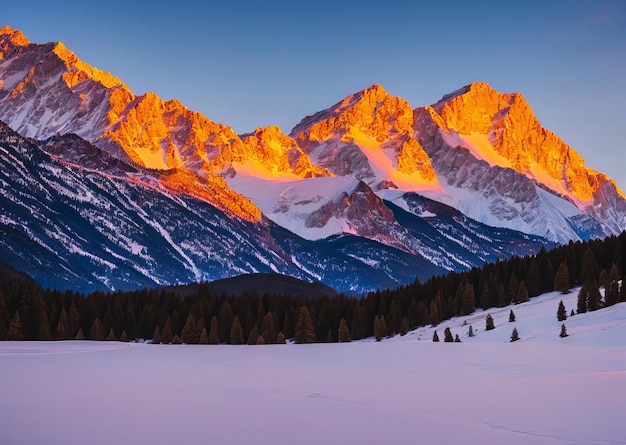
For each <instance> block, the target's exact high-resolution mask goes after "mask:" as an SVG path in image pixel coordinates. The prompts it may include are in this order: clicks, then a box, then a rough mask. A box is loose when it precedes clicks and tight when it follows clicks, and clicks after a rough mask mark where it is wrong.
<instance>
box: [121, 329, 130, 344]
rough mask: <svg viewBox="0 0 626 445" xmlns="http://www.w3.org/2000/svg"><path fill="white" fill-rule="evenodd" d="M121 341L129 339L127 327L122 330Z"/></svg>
mask: <svg viewBox="0 0 626 445" xmlns="http://www.w3.org/2000/svg"><path fill="white" fill-rule="evenodd" d="M120 341H124V342H126V341H128V336H127V335H126V329H123V330H122V333H121V334H120Z"/></svg>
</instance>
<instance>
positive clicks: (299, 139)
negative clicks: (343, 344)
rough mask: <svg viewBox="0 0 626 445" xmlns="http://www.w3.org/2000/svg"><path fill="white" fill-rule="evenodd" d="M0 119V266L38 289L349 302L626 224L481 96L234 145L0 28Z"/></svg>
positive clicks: (495, 100)
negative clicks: (233, 286)
mask: <svg viewBox="0 0 626 445" xmlns="http://www.w3.org/2000/svg"><path fill="white" fill-rule="evenodd" d="M0 120H3V121H4V122H6V123H7V125H6V126H5V125H2V126H0V142H1V144H0V146H1V147H2V151H0V157H1V159H2V162H3V170H2V171H0V180H1V181H3V182H2V185H3V187H2V189H1V199H2V204H3V206H2V213H1V214H0V227H1V233H0V234H1V236H2V238H1V239H0V241H1V243H2V245H3V247H4V248H3V251H2V253H1V257H0V260H4V261H6V262H7V264H9V265H11V266H15V267H17V268H18V269H20V270H24V271H27V272H29V273H31V274H33V276H35V278H36V279H37V280H39V281H40V282H41V283H42V284H43V285H44V286H52V287H60V288H66V287H74V288H76V289H82V290H91V289H119V288H132V287H136V286H144V285H145V286H152V285H165V284H174V283H187V282H191V281H194V280H196V281H198V280H214V279H219V278H224V277H229V276H232V275H239V274H242V273H259V272H274V273H282V274H289V275H292V276H295V277H298V278H301V279H304V280H306V281H323V282H324V283H325V284H327V285H330V286H332V287H333V288H335V289H337V290H339V291H345V292H351V293H360V292H363V291H369V290H372V289H376V288H384V287H395V286H397V285H399V284H405V283H410V282H412V281H413V280H414V279H415V277H418V278H419V279H426V278H428V277H430V276H432V275H435V274H442V273H444V272H446V271H450V270H456V271H458V270H464V269H467V268H469V267H474V266H480V265H482V264H483V263H484V262H485V261H495V260H498V259H503V258H507V257H509V256H511V255H527V254H534V253H536V252H537V251H538V250H539V249H540V247H542V246H544V245H550V244H551V243H554V242H557V243H564V242H567V241H569V240H578V239H588V238H594V237H601V236H604V235H607V234H614V233H618V232H619V231H620V230H623V229H626V200H625V199H624V197H623V194H622V192H621V191H620V190H619V189H618V188H617V187H616V186H615V184H614V183H613V182H612V181H611V180H610V179H608V178H607V177H606V176H604V175H602V174H601V173H597V172H594V171H592V170H589V169H587V168H586V167H585V166H584V162H583V161H582V159H581V158H580V156H578V154H577V153H576V152H575V151H574V150H573V149H571V148H570V147H568V146H566V145H565V144H564V143H563V142H562V141H561V140H560V139H558V137H557V136H556V135H554V134H553V133H550V132H548V131H547V130H544V129H543V128H542V127H541V126H540V124H539V122H538V121H537V120H536V118H534V115H533V114H532V110H530V108H529V107H528V105H527V104H526V103H525V101H524V100H523V97H522V96H521V95H520V94H517V93H516V94H500V93H497V92H495V91H493V90H492V89H491V88H490V87H489V86H488V85H486V84H472V85H469V86H467V87H464V88H462V89H461V90H458V91H456V92H454V93H452V94H450V95H447V96H444V98H443V99H442V100H441V101H440V102H438V103H437V104H434V105H432V106H426V107H423V108H417V109H414V108H412V106H411V105H410V104H409V103H408V102H407V101H405V100H404V99H402V98H399V97H393V96H391V95H389V94H388V93H387V92H386V91H385V90H384V88H383V87H382V86H380V85H373V86H371V87H369V88H366V89H365V90H362V91H360V92H358V93H355V94H352V95H350V96H348V97H346V98H345V99H343V100H341V101H339V102H338V103H337V104H335V105H333V106H331V107H330V108H328V109H326V110H322V111H319V112H317V113H314V114H313V115H312V116H308V117H305V118H304V119H303V120H302V121H301V122H300V123H299V124H298V125H297V126H296V127H295V128H294V129H293V131H292V132H291V133H290V135H285V134H283V133H282V131H281V130H280V129H279V128H277V127H273V126H270V127H267V128H259V129H257V130H256V131H254V132H253V133H250V134H245V135H237V134H235V133H234V132H233V130H232V129H231V128H230V127H227V126H224V125H222V124H219V123H216V122H214V121H212V120H210V119H208V118H207V117H205V116H203V115H202V114H200V113H197V112H193V111H191V110H189V109H187V108H186V107H185V106H184V105H183V104H181V103H180V102H178V101H175V100H170V101H164V100H162V99H160V98H159V97H158V96H156V95H155V94H153V93H146V94H143V95H136V94H135V93H133V92H132V91H130V90H129V88H128V87H127V86H126V85H125V84H124V83H123V81H122V80H121V79H118V78H117V77H115V76H114V75H112V74H110V73H107V72H106V71H103V70H100V69H97V68H94V67H92V66H90V65H89V64H87V63H85V62H83V61H82V60H80V59H79V58H78V57H77V56H76V55H75V54H73V53H72V52H71V51H70V50H68V49H67V48H66V47H65V46H64V45H63V44H62V43H60V42H58V43H46V44H35V43H30V42H29V41H28V39H27V38H26V37H25V36H24V35H23V34H22V33H21V32H19V31H17V30H13V29H11V28H9V27H8V26H5V27H3V28H2V29H0ZM9 128H11V129H13V130H15V131H17V133H13V132H12V131H10V130H9ZM28 138H31V139H28ZM559 165H560V167H559Z"/></svg>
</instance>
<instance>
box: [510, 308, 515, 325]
mask: <svg viewBox="0 0 626 445" xmlns="http://www.w3.org/2000/svg"><path fill="white" fill-rule="evenodd" d="M514 321H515V313H514V312H513V309H511V312H509V323H513V322H514Z"/></svg>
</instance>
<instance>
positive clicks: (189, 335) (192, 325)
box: [180, 313, 197, 345]
mask: <svg viewBox="0 0 626 445" xmlns="http://www.w3.org/2000/svg"><path fill="white" fill-rule="evenodd" d="M180 339H181V341H182V342H183V343H185V344H187V345H191V344H194V343H196V344H197V341H196V320H194V318H193V314H191V313H190V314H189V315H188V316H187V321H186V322H185V326H183V332H182V335H181V337H180Z"/></svg>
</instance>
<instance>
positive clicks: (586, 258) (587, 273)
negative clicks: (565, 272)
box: [580, 247, 600, 285]
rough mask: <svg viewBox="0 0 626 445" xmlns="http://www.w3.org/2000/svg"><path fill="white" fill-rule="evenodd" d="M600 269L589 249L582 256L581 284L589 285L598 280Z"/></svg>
mask: <svg viewBox="0 0 626 445" xmlns="http://www.w3.org/2000/svg"><path fill="white" fill-rule="evenodd" d="M599 275H600V268H599V267H598V262H597V261H596V257H595V255H594V254H593V251H592V250H591V248H590V247H587V250H586V251H585V253H584V254H583V257H582V260H581V265H580V280H581V282H582V283H583V284H588V285H591V284H592V283H593V281H594V280H597V279H598V276H599Z"/></svg>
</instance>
